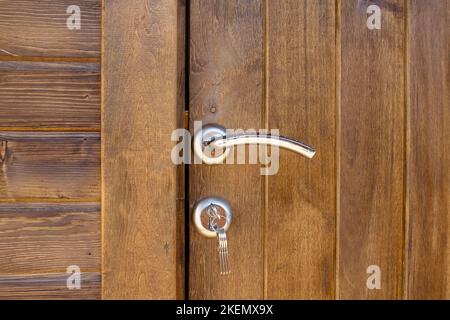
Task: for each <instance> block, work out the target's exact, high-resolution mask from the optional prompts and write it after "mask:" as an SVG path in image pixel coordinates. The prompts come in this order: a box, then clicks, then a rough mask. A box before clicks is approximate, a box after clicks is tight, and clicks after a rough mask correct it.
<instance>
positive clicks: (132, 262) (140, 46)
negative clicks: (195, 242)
mask: <svg viewBox="0 0 450 320" xmlns="http://www.w3.org/2000/svg"><path fill="white" fill-rule="evenodd" d="M178 5H179V2H178V1H177V0H170V1H167V0H144V1H135V2H133V3H132V4H131V3H130V2H128V1H121V0H110V1H105V3H104V20H103V21H104V26H103V27H104V52H103V57H102V74H103V95H104V96H103V107H102V108H103V110H102V114H103V120H102V146H103V157H102V167H103V169H102V182H103V206H102V208H103V278H102V282H103V298H105V299H116V298H121V299H133V298H134V299H170V298H172V299H173V298H176V294H177V283H176V280H177V271H178V265H177V258H178V257H179V255H178V253H177V252H176V251H177V248H178V245H177V243H176V240H177V234H176V233H177V230H178V229H179V228H178V227H177V221H178V218H177V196H178V195H179V191H178V188H179V179H182V177H179V176H178V175H177V172H178V169H177V166H175V165H174V164H173V163H172V161H171V150H172V147H173V146H174V143H173V142H172V141H171V139H170V137H171V133H172V131H173V130H174V129H176V127H177V124H178V121H179V119H180V117H182V113H183V112H184V111H183V110H181V109H180V104H179V92H178V88H179V72H180V70H179V68H178V58H179V55H178V42H179V38H178V37H179V35H178V34H177V31H178V10H179V8H178Z"/></svg>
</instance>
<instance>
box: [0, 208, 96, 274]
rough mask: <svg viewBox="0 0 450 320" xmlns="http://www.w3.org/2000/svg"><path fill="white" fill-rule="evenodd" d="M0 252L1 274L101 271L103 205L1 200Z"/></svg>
mask: <svg viewBox="0 0 450 320" xmlns="http://www.w3.org/2000/svg"><path fill="white" fill-rule="evenodd" d="M0 256H1V257H2V259H1V260H0V275H1V276H5V275H11V274H13V275H14V274H16V275H17V274H35V273H51V272H65V271H66V269H67V267H68V266H70V265H77V266H79V267H80V269H81V270H82V271H83V270H85V271H99V270H100V206H99V205H98V204H83V203H80V204H75V203H74V204H54V203H53V204H52V203H0ZM1 276H0V277H1Z"/></svg>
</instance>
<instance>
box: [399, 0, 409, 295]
mask: <svg viewBox="0 0 450 320" xmlns="http://www.w3.org/2000/svg"><path fill="white" fill-rule="evenodd" d="M404 4H405V5H404V8H405V14H404V27H403V29H404V33H405V34H404V38H403V40H404V48H403V49H404V54H403V58H404V61H403V68H404V71H403V76H404V82H403V85H404V92H403V94H404V113H405V114H404V137H403V140H404V155H403V156H404V159H403V161H404V169H403V170H404V172H403V244H402V265H401V267H402V277H401V283H400V289H399V291H400V292H399V298H400V299H407V298H408V281H407V276H408V251H407V250H408V242H409V231H408V230H409V221H410V218H409V209H408V202H409V197H408V181H409V178H408V170H409V166H408V155H409V140H410V137H409V112H408V106H409V65H408V60H409V59H408V57H409V41H408V39H409V5H408V1H406V0H405V1H404Z"/></svg>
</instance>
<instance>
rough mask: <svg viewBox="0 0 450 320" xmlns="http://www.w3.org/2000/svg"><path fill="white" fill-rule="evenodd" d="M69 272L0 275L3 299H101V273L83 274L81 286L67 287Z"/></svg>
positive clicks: (0, 292)
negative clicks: (78, 287) (76, 287)
mask: <svg viewBox="0 0 450 320" xmlns="http://www.w3.org/2000/svg"><path fill="white" fill-rule="evenodd" d="M69 276H70V274H68V273H48V274H30V275H26V276H24V275H0V299H1V300H45V299H64V300H67V299H76V300H79V299H90V300H92V299H100V286H101V284H100V279H101V278H100V273H99V272H84V273H82V274H81V288H80V289H72V290H69V289H68V288H67V278H68V277H69Z"/></svg>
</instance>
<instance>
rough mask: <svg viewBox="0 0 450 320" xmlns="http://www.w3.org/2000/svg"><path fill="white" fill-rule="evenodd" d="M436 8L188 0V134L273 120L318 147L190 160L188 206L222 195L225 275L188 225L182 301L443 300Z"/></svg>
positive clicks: (443, 37)
mask: <svg viewBox="0 0 450 320" xmlns="http://www.w3.org/2000/svg"><path fill="white" fill-rule="evenodd" d="M449 12H450V11H449V3H448V1H440V0H436V1H419V0H417V1H404V0H389V1H361V0H350V1H333V0H323V1H307V0H280V1H263V0H253V1H238V0H235V1H233V0H232V1H220V0H216V1H206V0H191V1H190V32H189V34H190V45H189V50H190V61H189V62H190V65H189V113H190V121H191V130H192V125H193V122H194V121H199V120H201V121H203V123H217V124H220V125H223V126H225V127H226V128H233V129H236V128H241V129H244V130H245V129H247V128H252V129H273V128H275V129H279V130H280V134H282V135H285V136H288V137H293V138H298V139H302V140H304V141H306V142H308V143H310V144H311V145H313V146H314V147H315V148H316V149H317V155H316V157H315V158H313V159H312V160H307V159H305V158H302V157H300V156H298V155H296V154H294V153H290V152H287V151H281V154H280V161H279V165H280V168H279V171H278V173H277V174H276V175H273V176H261V175H260V172H259V169H260V168H259V166H257V165H234V166H233V165H223V166H207V165H205V164H202V165H194V166H191V167H190V176H189V180H190V181H189V184H190V194H189V204H190V207H192V206H193V205H194V203H195V202H196V201H197V200H198V199H201V198H203V197H206V196H211V195H218V196H222V197H224V198H225V199H227V200H229V202H230V203H231V206H232V209H233V213H234V221H233V223H232V225H231V226H230V229H229V231H228V235H229V255H230V263H231V265H232V267H231V268H232V273H231V275H229V276H220V275H219V272H218V257H217V256H216V254H215V246H216V243H215V242H214V241H211V240H209V239H206V238H204V237H202V236H201V235H200V234H199V233H198V232H196V230H195V228H194V226H193V225H192V224H191V227H190V239H189V242H190V246H189V249H190V251H189V278H188V280H189V281H188V289H189V290H188V292H189V298H192V299H236V298H237V299H241V298H242V299H263V298H264V299H401V298H407V299H415V298H440V299H443V298H448V297H449V291H448V288H449V281H448V279H450V278H449V269H448V257H449V253H450V251H449V246H448V241H449V229H448V226H447V221H448V218H449V212H450V211H449V209H450V208H449V204H450V203H449V190H450V189H449V185H448V183H449V182H448V181H449V172H450V170H449V161H448V160H449V159H448V154H447V153H446V152H445V151H444V150H446V148H448V146H449V139H448V137H449V136H450V135H449V126H448V124H449V112H448V110H449V97H448V90H449V56H448V41H449V34H448V30H449V27H448V18H449ZM377 17H378V18H379V20H377ZM430 261H432V263H430ZM427 265H428V267H426V266H427ZM428 268H432V271H431V272H430V270H428V271H427V269H428ZM377 275H378V276H380V277H379V278H378V279H380V283H377V282H376V280H375V278H374V276H375V277H377Z"/></svg>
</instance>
